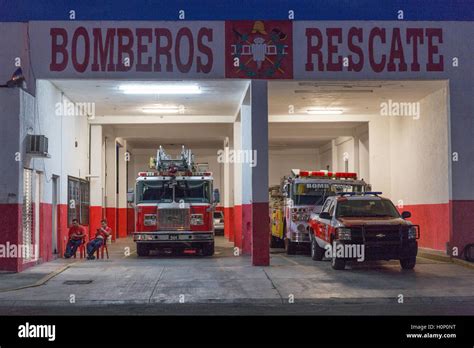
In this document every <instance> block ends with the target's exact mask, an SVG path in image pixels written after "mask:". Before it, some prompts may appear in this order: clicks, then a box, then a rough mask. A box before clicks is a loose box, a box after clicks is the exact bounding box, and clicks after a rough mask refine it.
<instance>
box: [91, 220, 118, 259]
mask: <svg viewBox="0 0 474 348" xmlns="http://www.w3.org/2000/svg"><path fill="white" fill-rule="evenodd" d="M100 223H101V227H100V228H98V229H97V232H96V233H95V238H94V239H92V240H91V241H90V242H89V243H87V259H88V260H94V259H95V256H94V253H95V252H96V251H97V249H99V248H100V247H101V246H102V245H104V244H105V243H107V238H108V237H109V236H110V235H111V234H112V229H111V228H110V227H109V226H107V220H102V221H101V222H100Z"/></svg>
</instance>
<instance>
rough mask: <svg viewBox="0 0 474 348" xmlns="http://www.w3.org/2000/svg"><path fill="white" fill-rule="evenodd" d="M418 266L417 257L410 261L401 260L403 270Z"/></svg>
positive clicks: (409, 259)
mask: <svg viewBox="0 0 474 348" xmlns="http://www.w3.org/2000/svg"><path fill="white" fill-rule="evenodd" d="M415 265H416V256H413V257H410V258H408V259H400V266H402V268H403V269H413V268H415Z"/></svg>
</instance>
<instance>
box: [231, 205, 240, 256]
mask: <svg viewBox="0 0 474 348" xmlns="http://www.w3.org/2000/svg"><path fill="white" fill-rule="evenodd" d="M230 241H231V242H234V245H235V246H236V247H238V248H242V206H241V205H236V206H234V234H233V235H231V238H230Z"/></svg>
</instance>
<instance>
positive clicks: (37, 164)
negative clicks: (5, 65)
mask: <svg viewBox="0 0 474 348" xmlns="http://www.w3.org/2000/svg"><path fill="white" fill-rule="evenodd" d="M36 87H37V88H36V100H35V98H34V97H32V96H30V95H29V94H27V93H24V92H22V102H21V105H22V106H21V139H23V138H24V136H25V135H26V134H27V133H28V132H31V133H32V134H43V135H45V136H46V137H47V138H48V141H49V150H48V152H49V154H50V158H32V159H28V158H27V157H25V159H24V165H25V167H29V168H32V169H35V170H38V171H42V172H43V198H42V202H46V203H51V198H52V197H51V196H52V185H51V177H52V175H53V174H54V175H58V176H59V177H60V202H58V203H61V204H65V203H66V202H67V177H68V175H70V176H75V177H78V178H82V179H85V178H86V177H85V176H86V175H87V174H88V171H89V126H88V123H87V117H85V116H64V115H56V105H57V103H61V102H63V101H67V102H70V100H69V99H68V98H67V96H65V95H63V94H62V92H61V91H60V90H58V89H57V88H56V87H55V86H54V85H53V84H52V83H51V82H49V81H46V80H37V86H36ZM76 141H77V146H76V145H75V142H76ZM21 180H22V172H21V171H20V183H21Z"/></svg>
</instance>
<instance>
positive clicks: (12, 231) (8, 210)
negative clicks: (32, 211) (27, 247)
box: [0, 203, 21, 272]
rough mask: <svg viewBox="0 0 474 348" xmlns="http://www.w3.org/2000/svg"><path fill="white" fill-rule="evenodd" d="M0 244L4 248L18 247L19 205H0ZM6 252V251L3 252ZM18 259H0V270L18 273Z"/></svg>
mask: <svg viewBox="0 0 474 348" xmlns="http://www.w3.org/2000/svg"><path fill="white" fill-rule="evenodd" d="M0 226H1V228H2V232H1V233H0V244H2V245H3V246H4V247H5V248H6V247H7V245H8V244H10V245H18V244H19V243H20V241H19V231H20V228H19V227H20V226H21V205H19V204H16V203H15V204H6V203H5V204H0ZM5 252H7V250H5ZM19 262H20V261H19V259H18V258H11V257H1V258H0V270H1V271H9V272H19V271H20V270H19Z"/></svg>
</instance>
